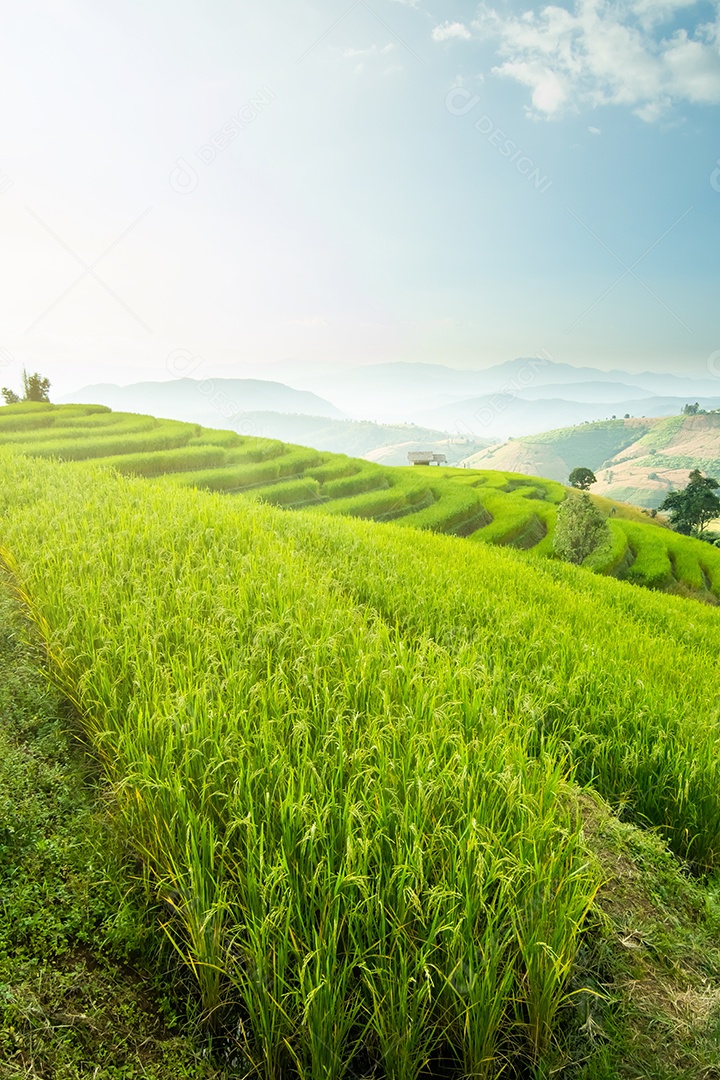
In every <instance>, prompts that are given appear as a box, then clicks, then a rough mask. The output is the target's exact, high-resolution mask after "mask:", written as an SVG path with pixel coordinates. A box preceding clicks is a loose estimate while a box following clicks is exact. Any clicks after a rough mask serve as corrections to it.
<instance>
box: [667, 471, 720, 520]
mask: <svg viewBox="0 0 720 1080" xmlns="http://www.w3.org/2000/svg"><path fill="white" fill-rule="evenodd" d="M718 488H720V483H718V481H717V480H714V479H713V478H712V476H703V474H702V473H701V472H700V470H699V469H693V471H692V472H691V473H690V483H689V484H688V486H687V487H686V488H685V490H684V491H673V492H672V493H671V494H670V495H668V496H667V497H666V498H665V499H664V501H663V502H662V503H661V504H660V507H659V509H660V510H669V511H670V524H671V525H672V527H673V529H675V531H676V532H679V533H684V535H685V536H702V533H703V532H704V530H705V528H706V526H707V525H708V524H709V522H711V521H712V520H713V519H714V518H717V517H720V499H719V498H718V497H717V495H716V494H715V492H716V490H717V489H718Z"/></svg>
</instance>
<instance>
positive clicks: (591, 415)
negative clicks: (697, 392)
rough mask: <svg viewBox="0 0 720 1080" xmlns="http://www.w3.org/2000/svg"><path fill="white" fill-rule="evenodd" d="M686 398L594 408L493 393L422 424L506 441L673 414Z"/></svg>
mask: <svg viewBox="0 0 720 1080" xmlns="http://www.w3.org/2000/svg"><path fill="white" fill-rule="evenodd" d="M686 400H687V399H686V398H658V397H649V398H640V399H639V400H637V399H636V400H633V401H624V402H621V403H618V402H617V401H609V402H608V401H604V402H601V403H598V404H592V403H589V402H585V401H568V400H564V399H562V398H549V399H546V400H542V401H540V400H538V401H525V400H524V399H522V398H519V397H515V396H513V395H511V394H488V395H485V396H484V397H479V398H470V399H469V400H466V401H458V402H455V403H454V404H452V405H443V406H441V407H440V408H437V409H431V410H429V411H428V412H425V413H422V414H421V416H420V417H419V420H420V421H421V422H422V423H425V424H427V425H428V426H432V427H438V428H442V429H444V430H445V431H449V432H451V433H452V434H463V435H465V436H466V437H468V438H469V437H471V436H474V437H476V438H485V439H487V438H493V437H494V438H496V439H503V438H506V437H507V435H508V433H512V434H513V437H515V436H518V435H519V436H524V435H535V434H538V433H540V432H542V431H548V430H552V429H554V428H558V427H568V426H572V425H575V424H581V423H584V422H586V421H592V420H604V419H608V418H611V417H612V416H613V415H615V416H618V415H620V416H624V415H625V413H628V414H629V415H630V416H672V415H674V414H677V413H679V412H680V411H681V410H682V407H683V405H684V404H685V403H686ZM701 404H702V406H703V408H710V409H715V408H718V407H720V397H715V398H702V399H701Z"/></svg>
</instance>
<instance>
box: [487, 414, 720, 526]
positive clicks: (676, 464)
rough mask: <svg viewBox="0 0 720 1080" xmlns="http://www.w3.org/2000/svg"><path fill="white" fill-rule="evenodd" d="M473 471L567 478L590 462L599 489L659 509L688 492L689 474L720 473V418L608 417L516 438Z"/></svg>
mask: <svg viewBox="0 0 720 1080" xmlns="http://www.w3.org/2000/svg"><path fill="white" fill-rule="evenodd" d="M467 464H468V465H470V466H471V467H473V468H500V469H512V470H514V471H516V472H520V473H528V475H537V474H538V473H539V474H541V475H543V476H548V477H550V478H551V479H553V480H560V481H564V480H567V477H568V474H569V473H570V471H571V469H573V468H575V466H576V465H578V464H580V465H585V466H587V468H589V469H592V470H593V472H594V473H595V475H596V476H597V478H598V483H597V485H594V486H593V491H594V492H596V493H598V494H601V495H605V496H607V497H608V498H612V499H619V500H622V501H623V502H629V503H634V504H635V505H637V506H644V507H658V506H659V505H660V503H661V502H662V501H663V499H664V498H665V496H666V495H667V493H668V492H669V491H677V490H681V489H682V488H683V487H685V485H686V484H687V478H688V473H689V472H690V471H691V470H692V469H701V470H702V471H703V472H706V473H708V474H709V475H711V476H720V414H712V413H708V414H706V415H700V416H671V417H666V418H654V419H645V418H642V419H631V420H606V421H601V422H598V423H594V424H583V425H582V426H580V427H573V428H561V429H559V430H556V431H548V432H544V433H543V434H541V435H537V436H533V437H528V438H522V439H511V440H510V441H509V442H506V443H501V444H498V445H496V446H492V447H489V448H488V449H487V450H481V451H480V452H479V453H477V454H475V455H473V456H472V457H470V458H468V459H467Z"/></svg>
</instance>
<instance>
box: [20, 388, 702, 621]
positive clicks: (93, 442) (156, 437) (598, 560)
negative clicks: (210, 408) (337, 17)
mask: <svg viewBox="0 0 720 1080" xmlns="http://www.w3.org/2000/svg"><path fill="white" fill-rule="evenodd" d="M614 430H615V429H612V432H614ZM612 432H611V433H612ZM623 437H626V436H623ZM3 446H6V447H9V448H12V449H14V450H15V451H19V452H22V453H25V454H29V455H32V456H35V457H42V458H55V459H58V460H64V461H87V462H91V461H94V462H97V463H100V464H103V465H107V466H111V467H112V468H114V469H115V470H116V471H118V472H121V473H125V474H131V475H137V476H143V477H146V478H151V479H160V478H162V477H165V478H166V479H165V482H166V483H170V484H172V485H175V486H184V487H197V488H204V489H207V490H210V491H219V492H224V493H226V494H231V495H243V496H244V497H245V498H250V499H253V500H259V501H262V502H267V503H272V504H274V505H277V506H282V507H287V508H291V509H295V510H297V509H305V510H308V511H310V512H311V513H315V514H324V515H350V516H354V517H361V518H370V519H373V520H375V521H385V522H387V521H394V522H395V523H396V524H397V526H398V527H401V528H408V529H413V530H421V531H424V530H428V531H432V532H443V533H450V534H453V535H456V536H461V537H468V538H470V539H471V542H473V543H484V544H499V545H502V546H510V547H514V548H517V549H521V550H524V551H527V552H529V553H531V554H532V556H533V558H543V557H547V556H549V555H551V553H552V536H553V529H554V522H555V514H556V508H557V506H558V504H559V503H560V502H562V500H563V499H564V498H565V496H566V494H567V489H566V488H565V487H564V486H563V485H562V484H559V483H556V482H553V481H552V480H545V479H539V478H536V477H530V478H528V477H527V476H523V475H520V474H519V473H514V472H505V471H499V470H492V471H490V470H474V469H458V468H449V467H448V468H437V467H426V468H409V467H407V468H396V467H391V466H383V465H378V464H375V463H371V462H368V461H363V460H361V459H358V458H351V457H347V456H344V455H340V454H331V453H329V452H321V451H318V450H313V449H309V448H308V447H304V446H296V445H293V444H288V443H283V442H280V441H278V440H273V439H260V438H256V437H252V436H241V435H238V434H237V433H236V432H232V431H222V430H213V429H207V428H203V427H201V426H200V425H196V424H186V423H182V422H180V421H175V420H158V419H156V418H154V417H152V416H142V415H137V414H131V413H113V412H111V411H110V410H109V409H107V408H105V407H103V406H100V405H95V406H93V405H76V406H71V405H64V406H63V405H61V406H56V405H30V404H20V405H11V406H4V407H3V408H0V448H2V447H3ZM596 502H597V504H598V505H599V506H600V507H601V509H602V510H603V512H604V513H605V514H606V515H608V516H610V517H611V518H612V520H611V521H610V531H611V534H612V543H611V544H610V545H609V546H608V547H607V549H603V550H602V551H599V552H597V553H596V554H595V555H593V556H592V557H591V558H590V559H589V560H588V568H589V569H593V570H595V571H597V572H599V573H603V574H608V575H612V576H617V577H622V578H624V579H626V580H628V581H631V582H634V583H636V584H640V585H645V586H649V587H651V588H657V589H666V590H675V591H680V592H683V593H684V594H687V595H693V596H696V597H698V598H701V599H705V600H708V601H709V602H711V603H715V602H716V601H717V599H718V597H720V549H718V548H715V547H713V546H711V545H709V544H706V543H702V542H701V541H699V540H694V539H692V538H690V537H683V536H679V535H678V534H677V533H674V532H671V531H670V530H668V529H667V528H663V527H662V526H661V524H660V523H651V522H650V520H649V519H648V518H647V517H644V516H643V514H642V513H641V512H640V511H639V510H635V509H633V508H632V507H629V506H627V505H625V504H623V503H613V502H611V501H609V500H603V499H596Z"/></svg>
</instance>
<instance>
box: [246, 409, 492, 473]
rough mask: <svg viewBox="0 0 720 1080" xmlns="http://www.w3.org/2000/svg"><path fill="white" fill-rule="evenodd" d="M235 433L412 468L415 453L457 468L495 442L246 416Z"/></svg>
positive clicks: (312, 419) (362, 423)
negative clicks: (434, 456)
mask: <svg viewBox="0 0 720 1080" xmlns="http://www.w3.org/2000/svg"><path fill="white" fill-rule="evenodd" d="M232 428H233V430H234V431H238V432H240V433H241V434H243V435H255V436H257V437H259V438H268V439H279V440H281V441H282V442H291V443H301V444H302V445H303V446H311V447H313V448H314V449H315V450H329V451H331V453H335V454H349V455H350V456H352V457H364V458H367V459H368V461H378V462H380V463H382V464H383V465H407V455H408V451H409V450H432V451H433V453H440V454H445V456H446V457H447V459H448V462H449V463H450V464H453V465H455V464H459V463H460V462H461V461H462V460H463V459H464V458H466V457H469V456H470V455H471V454H474V453H476V452H477V451H478V450H480V449H482V448H483V447H484V446H486V445H489V443H490V440H489V439H470V438H467V439H465V438H459V437H456V438H454V439H451V438H449V437H448V435H447V432H443V431H438V430H437V429H434V428H422V427H418V426H417V424H374V423H372V422H371V421H370V420H333V419H330V418H329V417H322V416H305V415H301V414H297V413H295V414H290V413H276V412H246V413H241V414H239V415H238V416H237V417H234V418H233V422H232Z"/></svg>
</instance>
